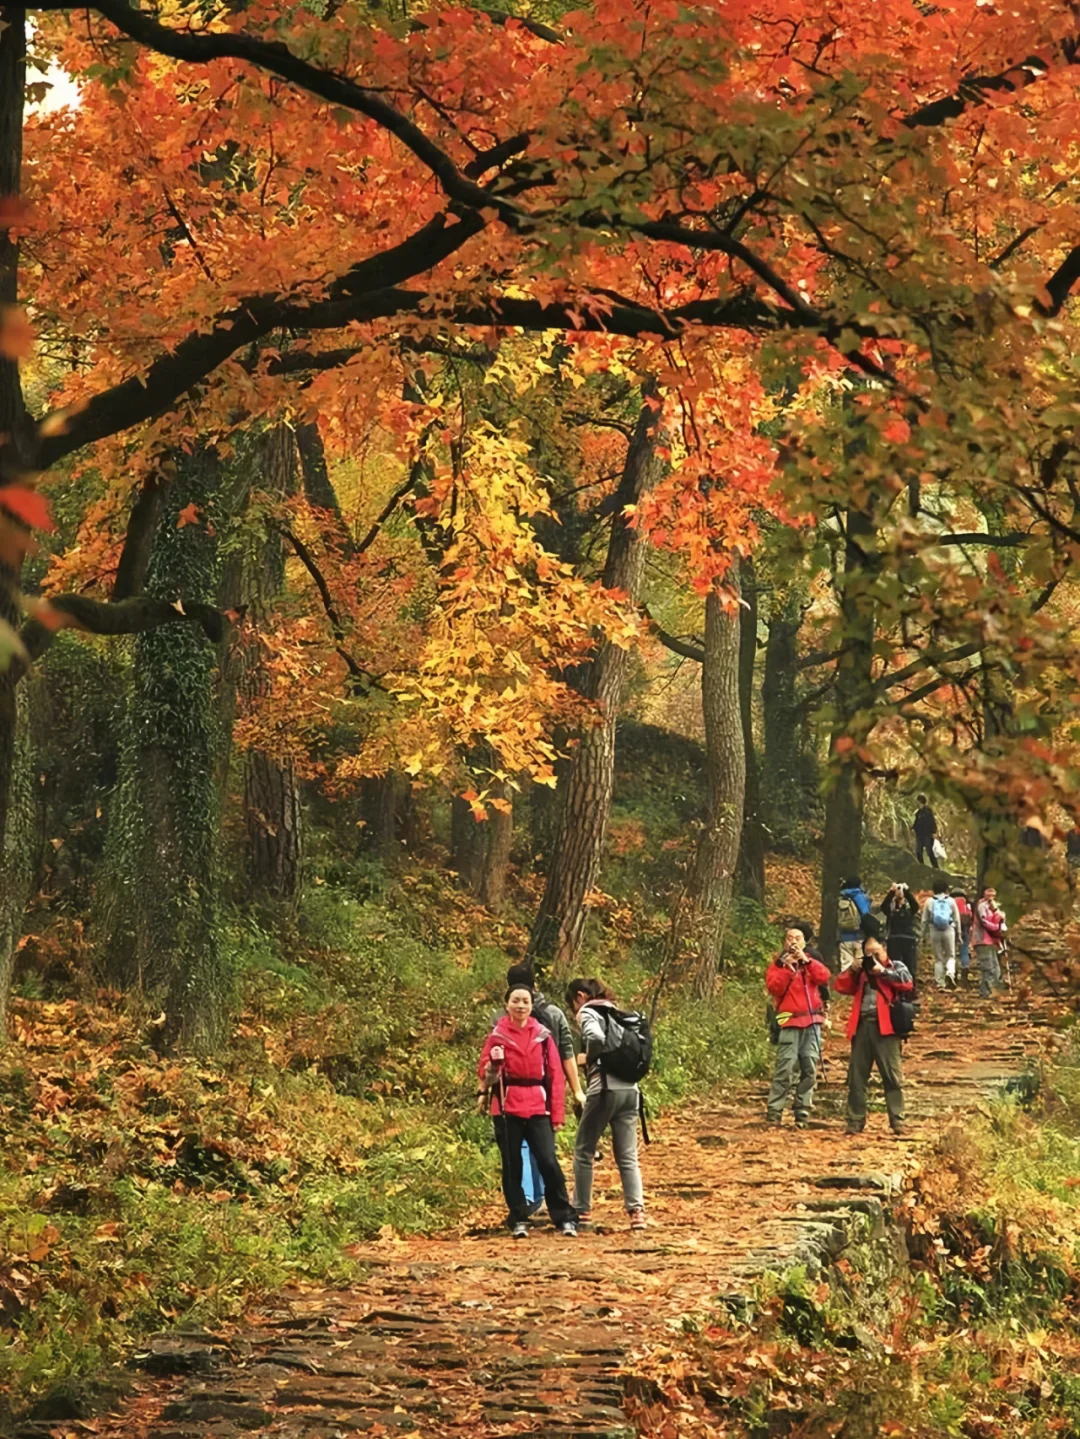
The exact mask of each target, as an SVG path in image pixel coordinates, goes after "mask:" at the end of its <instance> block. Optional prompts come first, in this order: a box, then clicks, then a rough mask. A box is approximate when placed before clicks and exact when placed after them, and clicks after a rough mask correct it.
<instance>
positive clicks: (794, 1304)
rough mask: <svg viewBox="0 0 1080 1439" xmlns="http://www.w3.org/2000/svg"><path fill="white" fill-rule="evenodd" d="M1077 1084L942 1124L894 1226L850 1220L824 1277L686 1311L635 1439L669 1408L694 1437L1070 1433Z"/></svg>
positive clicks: (1079, 1229) (1079, 1145) (1062, 1070)
mask: <svg viewBox="0 0 1080 1439" xmlns="http://www.w3.org/2000/svg"><path fill="white" fill-rule="evenodd" d="M1075 1078H1076V1073H1075V1070H1074V1069H1073V1067H1072V1065H1071V1064H1070V1063H1064V1064H1061V1065H1059V1066H1058V1067H1057V1068H1056V1069H1054V1070H1051V1071H1049V1072H1048V1073H1047V1074H1045V1075H1044V1076H1043V1080H1044V1085H1043V1093H1042V1095H1041V1096H1040V1098H1039V1100H1038V1102H1037V1103H1036V1106H1035V1108H1034V1110H1033V1112H1025V1111H1024V1109H1023V1108H1021V1106H1020V1105H1019V1104H1018V1103H1017V1102H1016V1101H1014V1100H1003V1101H1001V1102H998V1103H995V1104H993V1105H991V1106H988V1107H987V1108H986V1109H985V1110H984V1111H982V1112H980V1113H979V1114H977V1115H975V1116H973V1117H971V1118H970V1120H967V1119H966V1120H965V1123H964V1125H963V1126H960V1125H957V1126H956V1127H954V1128H952V1129H950V1130H948V1131H947V1132H946V1133H945V1134H944V1136H943V1137H942V1139H941V1141H940V1143H939V1145H938V1146H937V1149H936V1151H935V1152H934V1153H933V1154H932V1155H930V1156H929V1157H928V1158H927V1159H926V1160H925V1162H924V1164H923V1166H922V1168H921V1169H920V1171H919V1174H918V1175H917V1177H916V1178H915V1180H914V1181H913V1183H912V1184H911V1186H910V1187H909V1188H908V1189H907V1190H906V1191H905V1193H904V1194H902V1195H901V1196H899V1198H898V1199H897V1200H896V1201H894V1202H893V1204H892V1206H891V1211H892V1212H891V1217H890V1220H889V1224H888V1227H887V1228H882V1227H881V1226H880V1225H879V1226H875V1224H874V1221H873V1220H872V1218H870V1217H866V1218H862V1219H856V1221H855V1225H854V1229H853V1230H852V1238H851V1241H850V1242H849V1243H848V1245H847V1246H846V1247H845V1249H844V1250H843V1253H842V1255H841V1256H840V1257H839V1259H838V1260H836V1261H835V1262H834V1263H833V1264H832V1265H831V1266H830V1267H829V1268H827V1269H825V1270H824V1271H823V1272H820V1273H814V1274H808V1273H807V1272H806V1270H805V1269H795V1270H792V1271H789V1272H787V1273H785V1274H777V1275H770V1276H766V1277H765V1279H763V1280H762V1281H761V1282H760V1283H759V1284H758V1286H757V1288H756V1290H755V1291H754V1292H753V1293H752V1294H751V1295H749V1296H748V1297H747V1299H746V1300H745V1301H736V1300H734V1299H732V1298H730V1297H728V1298H727V1299H726V1300H725V1301H722V1302H718V1304H717V1307H716V1308H715V1310H713V1311H712V1312H711V1313H707V1314H704V1315H698V1316H690V1317H688V1318H687V1320H686V1322H685V1324H684V1330H685V1334H684V1336H683V1337H682V1339H681V1340H680V1341H679V1342H677V1343H673V1344H672V1345H671V1346H670V1347H668V1348H666V1349H663V1350H659V1351H657V1352H655V1353H653V1354H651V1355H648V1356H647V1357H646V1359H645V1360H644V1362H643V1363H642V1365H641V1369H640V1373H639V1375H638V1377H637V1379H636V1380H635V1381H634V1386H633V1392H634V1393H635V1394H636V1395H637V1399H636V1402H635V1411H636V1412H635V1415H634V1417H635V1419H636V1420H637V1422H638V1425H639V1428H640V1432H641V1433H642V1435H643V1436H652V1435H662V1434H667V1433H669V1432H671V1428H670V1426H671V1424H672V1421H673V1415H674V1414H675V1413H677V1414H678V1416H679V1427H678V1432H679V1434H680V1435H691V1434H693V1435H700V1436H702V1439H705V1436H713V1435H724V1436H726V1439H783V1436H788V1435H790V1436H792V1439H794V1436H803V1439H819V1436H820V1439H825V1436H836V1435H839V1436H842V1439H877V1436H905V1439H941V1436H956V1439H1052V1436H1065V1439H1078V1436H1080V1185H1078V1182H1077V1176H1078V1175H1080V1123H1078V1120H1080V1112H1078V1110H1077V1107H1076V1096H1077V1090H1076V1088H1075V1085H1074V1080H1075ZM690 1416H692V1418H691V1417H690ZM665 1426H668V1427H665Z"/></svg>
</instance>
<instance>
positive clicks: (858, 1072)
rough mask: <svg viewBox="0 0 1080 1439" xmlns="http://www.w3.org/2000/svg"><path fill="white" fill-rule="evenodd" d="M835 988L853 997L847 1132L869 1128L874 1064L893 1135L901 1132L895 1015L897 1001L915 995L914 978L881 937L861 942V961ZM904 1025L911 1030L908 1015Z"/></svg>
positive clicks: (901, 1082) (900, 1077) (901, 1085)
mask: <svg viewBox="0 0 1080 1439" xmlns="http://www.w3.org/2000/svg"><path fill="white" fill-rule="evenodd" d="M836 988H837V990H838V991H839V992H840V993H841V994H850V995H852V996H853V998H852V1005H851V1015H850V1017H849V1018H848V1029H847V1032H848V1038H849V1039H850V1040H851V1059H850V1061H849V1063H848V1102H847V1132H848V1134H861V1133H862V1132H863V1130H864V1129H865V1128H866V1107H867V1104H866V1090H867V1086H868V1085H869V1083H870V1073H871V1070H872V1069H873V1067H874V1065H875V1064H876V1065H877V1070H878V1074H880V1076H881V1084H882V1088H883V1089H884V1090H885V1108H886V1110H887V1111H888V1114H889V1128H890V1129H891V1130H892V1132H893V1133H894V1134H903V1132H904V1075H903V1069H902V1066H901V1062H900V1035H899V1034H898V1033H897V1031H896V1028H895V1026H894V1023H893V1014H894V1005H895V1004H896V1001H897V1000H902V999H909V998H910V996H911V992H912V988H913V986H912V983H911V975H910V974H909V973H908V970H907V967H906V966H905V965H903V964H901V963H900V961H899V960H890V958H889V956H888V953H887V951H886V949H885V946H884V945H883V944H882V943H881V941H880V939H872V938H869V939H867V940H865V941H864V943H863V955H862V960H861V963H860V964H859V965H858V966H853V967H851V968H849V969H845V970H844V971H843V973H842V974H841V975H840V976H839V977H838V979H837V981H836ZM908 1008H909V1009H910V1006H908ZM898 1017H899V1016H898ZM905 1021H906V1022H907V1028H908V1029H910V1015H906V1016H905Z"/></svg>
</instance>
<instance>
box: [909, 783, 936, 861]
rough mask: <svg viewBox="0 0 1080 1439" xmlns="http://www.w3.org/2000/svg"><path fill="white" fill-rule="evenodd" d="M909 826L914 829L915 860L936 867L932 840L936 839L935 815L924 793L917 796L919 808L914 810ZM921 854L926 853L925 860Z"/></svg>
mask: <svg viewBox="0 0 1080 1439" xmlns="http://www.w3.org/2000/svg"><path fill="white" fill-rule="evenodd" d="M911 828H912V829H913V830H914V831H915V858H916V860H917V861H918V863H919V864H924V863H929V864H931V865H933V867H934V869H937V867H938V862H937V855H936V854H935V853H934V840H935V839H937V817H936V816H935V814H934V811H933V810H932V809H931V808H930V805H929V803H928V801H927V798H926V796H925V795H924V794H921V795H920V796H919V808H918V809H917V810H916V811H915V818H914V819H913V820H912V821H911ZM923 855H926V859H925V860H924V859H923Z"/></svg>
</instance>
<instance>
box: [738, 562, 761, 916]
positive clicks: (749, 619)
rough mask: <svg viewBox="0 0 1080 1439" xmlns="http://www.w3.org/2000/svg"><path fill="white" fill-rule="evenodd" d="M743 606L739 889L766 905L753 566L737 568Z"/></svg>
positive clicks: (755, 586)
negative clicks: (743, 785) (743, 768)
mask: <svg viewBox="0 0 1080 1439" xmlns="http://www.w3.org/2000/svg"><path fill="white" fill-rule="evenodd" d="M739 578H740V586H741V589H742V597H743V604H742V605H741V606H740V607H739V714H740V717H741V720H742V736H743V751H744V753H745V755H746V793H745V799H744V803H743V819H742V834H741V836H740V839H739V866H738V875H739V889H740V890H741V891H742V893H743V894H744V895H746V896H747V898H748V899H754V900H757V902H758V903H759V904H763V903H764V902H765V850H766V841H765V825H764V819H763V816H762V808H761V775H760V771H759V769H758V757H757V745H756V743H755V741H754V668H755V662H756V660H757V631H758V595H757V576H756V575H755V573H754V562H753V560H752V559H750V558H749V557H748V558H746V559H744V560H743V562H742V564H741V565H740V567H739Z"/></svg>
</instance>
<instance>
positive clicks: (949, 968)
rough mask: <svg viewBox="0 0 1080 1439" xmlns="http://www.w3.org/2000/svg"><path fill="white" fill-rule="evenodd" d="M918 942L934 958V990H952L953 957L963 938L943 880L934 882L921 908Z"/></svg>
mask: <svg viewBox="0 0 1080 1439" xmlns="http://www.w3.org/2000/svg"><path fill="white" fill-rule="evenodd" d="M921 939H922V945H923V948H924V949H926V948H929V950H930V953H931V954H932V955H933V957H934V981H935V983H936V984H937V987H938V989H955V988H956V957H957V955H958V954H959V953H960V946H961V944H962V942H963V934H962V931H961V928H960V910H959V907H958V906H957V903H956V900H955V899H953V897H952V895H951V894H950V893H949V882H948V880H947V879H936V880H935V881H934V892H933V894H932V895H931V896H930V898H929V899H928V900H927V901H926V903H925V904H924V905H923V907H922V927H921Z"/></svg>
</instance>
